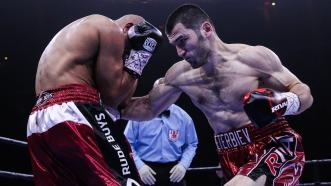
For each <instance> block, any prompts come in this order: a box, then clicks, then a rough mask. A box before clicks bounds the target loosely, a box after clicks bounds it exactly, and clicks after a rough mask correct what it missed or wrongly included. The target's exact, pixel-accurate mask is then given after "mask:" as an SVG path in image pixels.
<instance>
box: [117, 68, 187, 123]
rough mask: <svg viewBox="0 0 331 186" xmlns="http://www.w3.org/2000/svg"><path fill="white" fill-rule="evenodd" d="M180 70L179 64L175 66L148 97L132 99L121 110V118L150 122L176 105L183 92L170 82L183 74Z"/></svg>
mask: <svg viewBox="0 0 331 186" xmlns="http://www.w3.org/2000/svg"><path fill="white" fill-rule="evenodd" d="M178 69H180V68H179V67H178V65H177V64H175V65H173V66H172V67H171V68H170V69H169V70H168V71H167V73H166V76H165V77H164V78H162V79H161V80H160V81H159V83H158V84H156V85H155V86H154V87H153V89H152V90H151V91H150V92H149V94H148V95H146V96H142V97H133V98H131V100H129V101H128V102H127V103H126V105H125V107H124V108H123V109H122V110H121V117H122V118H123V119H128V120H138V121H144V120H150V119H152V118H154V117H156V116H157V115H159V114H160V113H161V112H162V111H164V110H165V109H167V108H169V106H170V105H171V104H173V103H175V102H176V101H177V99H178V98H179V97H180V95H181V93H182V90H181V89H180V88H178V87H175V86H172V85H170V82H172V81H173V80H174V79H176V78H177V77H178V74H180V73H181V71H179V70H178Z"/></svg>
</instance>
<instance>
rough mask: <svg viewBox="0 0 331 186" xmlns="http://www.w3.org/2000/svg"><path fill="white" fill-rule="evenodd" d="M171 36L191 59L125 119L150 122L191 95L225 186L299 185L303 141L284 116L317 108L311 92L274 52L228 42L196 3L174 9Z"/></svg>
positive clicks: (137, 102) (168, 28)
mask: <svg viewBox="0 0 331 186" xmlns="http://www.w3.org/2000/svg"><path fill="white" fill-rule="evenodd" d="M166 34H167V37H168V39H169V42H170V43H171V44H172V45H174V46H175V47H176V49H177V54H178V55H179V56H180V57H182V58H183V59H184V60H182V61H179V62H177V63H175V64H174V65H173V66H172V67H171V68H170V69H169V70H168V71H167V73H166V75H165V77H164V78H163V81H161V82H160V83H159V85H158V86H156V87H153V89H152V90H151V91H150V93H149V94H148V95H146V96H143V97H139V98H134V99H132V100H131V102H129V103H130V104H129V105H128V106H127V107H126V108H125V109H123V110H122V114H123V117H124V118H127V119H131V120H148V119H150V118H152V117H155V116H156V115H157V114H159V113H160V112H161V111H162V110H164V109H165V108H168V107H169V105H171V104H172V103H174V102H175V101H176V100H177V99H178V98H179V96H180V95H181V93H182V92H184V93H185V94H187V95H188V96H189V97H190V98H191V100H192V102H193V104H194V105H195V106H197V107H198V108H199V109H200V110H201V111H202V112H203V113H204V115H205V116H206V118H207V120H208V121H209V124H210V126H211V127H212V129H213V130H214V133H215V142H216V145H217V150H218V154H219V158H220V164H221V166H222V168H223V171H224V174H225V176H226V178H227V180H229V181H228V182H227V184H226V185H240V186H242V185H296V184H298V179H299V177H300V175H301V174H302V170H303V166H304V161H305V158H304V152H303V149H302V145H301V137H300V136H299V134H297V133H296V132H295V131H294V130H293V129H291V128H290V127H289V125H288V123H287V121H286V120H285V119H284V117H283V116H285V115H297V114H299V113H301V112H303V111H304V110H306V109H307V108H309V107H310V106H311V105H312V102H313V98H312V96H311V93H310V89H309V87H308V86H307V85H305V84H304V83H302V82H301V81H300V80H299V79H298V78H297V77H296V76H295V75H294V74H293V73H291V72H290V71H289V70H288V69H287V68H286V67H284V66H283V65H282V64H281V62H280V60H279V58H278V57H277V55H276V54H275V53H274V52H272V51H271V50H270V49H268V48H266V47H263V46H249V45H245V44H227V43H224V42H223V41H221V40H220V38H219V37H218V35H217V33H216V31H215V27H214V26H213V23H212V22H211V20H210V18H209V17H208V15H207V14H206V13H205V12H204V11H203V10H201V9H200V8H199V7H197V6H195V5H183V6H180V7H179V8H177V9H176V10H175V11H174V12H172V13H171V14H170V15H169V17H168V19H167V22H166ZM266 88H267V89H266ZM244 105H245V106H244ZM244 108H245V109H244ZM245 111H246V112H245Z"/></svg>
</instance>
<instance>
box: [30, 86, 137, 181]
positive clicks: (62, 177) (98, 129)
mask: <svg viewBox="0 0 331 186" xmlns="http://www.w3.org/2000/svg"><path fill="white" fill-rule="evenodd" d="M114 119H115V118H114V116H113V115H112V114H111V113H109V112H108V111H106V110H105V109H104V107H103V106H102V104H101V103H100V101H99V94H98V92H97V91H96V90H95V89H93V88H92V87H89V86H86V85H78V84H74V85H65V86H61V87H59V88H56V89H52V90H48V91H44V92H43V93H41V94H40V95H39V97H38V101H37V103H36V105H35V106H34V107H33V109H32V112H31V114H30V117H29V121H28V126H27V138H28V148H29V153H30V155H31V162H32V170H33V174H34V180H35V184H36V185H43V186H44V185H70V186H73V185H98V186H101V185H109V186H113V185H114V186H118V185H139V184H138V180H140V179H139V175H138V172H137V170H136V167H135V165H134V161H133V159H132V155H131V149H130V146H129V144H128V143H127V141H126V138H125V136H124V134H123V132H122V131H120V129H118V127H117V126H116V124H115V122H114Z"/></svg>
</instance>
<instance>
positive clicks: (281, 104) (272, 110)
mask: <svg viewBox="0 0 331 186" xmlns="http://www.w3.org/2000/svg"><path fill="white" fill-rule="evenodd" d="M286 106H287V101H286V100H285V101H284V102H283V103H279V104H278V105H276V106H273V107H272V108H271V113H274V112H276V111H278V110H279V109H282V108H284V107H286Z"/></svg>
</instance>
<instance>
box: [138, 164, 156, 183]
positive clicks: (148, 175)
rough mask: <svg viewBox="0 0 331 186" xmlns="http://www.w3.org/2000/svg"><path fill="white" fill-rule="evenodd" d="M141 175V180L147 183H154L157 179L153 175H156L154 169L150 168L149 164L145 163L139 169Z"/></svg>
mask: <svg viewBox="0 0 331 186" xmlns="http://www.w3.org/2000/svg"><path fill="white" fill-rule="evenodd" d="M138 172H139V175H140V178H141V181H143V182H144V184H146V185H153V184H154V183H155V181H156V179H155V177H154V176H153V174H154V175H156V173H155V172H154V170H153V169H152V168H150V167H149V166H148V165H146V164H145V165H143V166H142V167H141V168H140V169H139V170H138Z"/></svg>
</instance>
